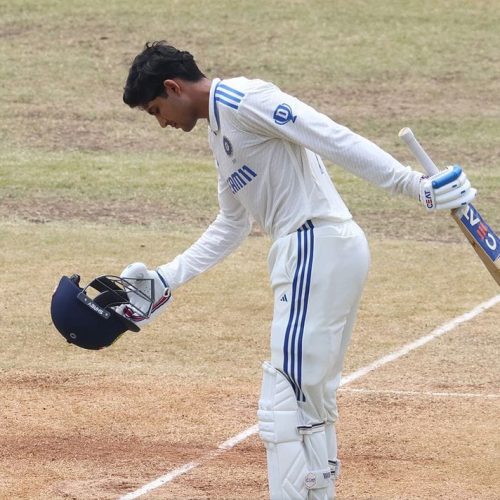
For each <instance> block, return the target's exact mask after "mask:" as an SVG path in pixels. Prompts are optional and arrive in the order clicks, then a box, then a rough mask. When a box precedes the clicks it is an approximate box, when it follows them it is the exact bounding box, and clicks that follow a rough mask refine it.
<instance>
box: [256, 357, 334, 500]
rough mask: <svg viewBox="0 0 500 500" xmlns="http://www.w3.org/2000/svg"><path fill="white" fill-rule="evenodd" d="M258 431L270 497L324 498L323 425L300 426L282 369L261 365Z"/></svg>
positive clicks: (326, 476)
mask: <svg viewBox="0 0 500 500" xmlns="http://www.w3.org/2000/svg"><path fill="white" fill-rule="evenodd" d="M262 368H263V370H264V374H263V378H262V388H261V399H260V400H259V411H258V412H257V416H258V420H259V435H260V437H261V438H262V440H263V441H264V444H265V447H266V452H267V468H268V480H269V495H270V499H271V500H282V499H284V498H286V499H290V500H306V499H309V500H312V499H314V500H327V499H328V488H329V487H331V479H330V477H331V474H330V469H329V467H328V457H327V452H326V438H325V433H324V425H316V426H313V427H303V426H300V422H299V407H298V404H297V399H296V395H295V392H294V390H293V388H292V386H291V384H290V382H289V381H288V379H287V378H286V377H285V375H283V373H282V372H280V371H279V370H276V369H275V368H274V367H273V366H272V365H271V364H270V363H268V362H267V361H266V362H264V364H263V365H262Z"/></svg>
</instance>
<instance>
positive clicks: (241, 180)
mask: <svg viewBox="0 0 500 500" xmlns="http://www.w3.org/2000/svg"><path fill="white" fill-rule="evenodd" d="M255 177H257V174H256V173H255V172H254V171H253V170H252V169H251V168H250V167H247V166H246V165H243V166H242V167H241V168H239V169H238V170H236V171H235V172H233V173H232V174H231V175H230V176H229V177H228V178H227V183H228V185H229V188H230V189H231V192H232V193H233V194H236V193H237V192H238V191H239V190H240V189H243V188H244V187H245V186H246V185H247V184H248V183H249V182H252V181H253V180H254V178H255Z"/></svg>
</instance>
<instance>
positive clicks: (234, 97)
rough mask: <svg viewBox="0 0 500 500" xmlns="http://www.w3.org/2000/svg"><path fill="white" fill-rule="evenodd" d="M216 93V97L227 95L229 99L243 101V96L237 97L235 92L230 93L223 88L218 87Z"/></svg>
mask: <svg viewBox="0 0 500 500" xmlns="http://www.w3.org/2000/svg"><path fill="white" fill-rule="evenodd" d="M215 95H216V97H225V98H227V99H231V101H235V102H238V103H239V102H241V98H240V97H236V96H235V95H233V94H229V93H228V92H223V91H222V90H219V89H217V90H216V91H215Z"/></svg>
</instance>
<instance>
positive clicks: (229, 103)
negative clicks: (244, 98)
mask: <svg viewBox="0 0 500 500" xmlns="http://www.w3.org/2000/svg"><path fill="white" fill-rule="evenodd" d="M215 100H216V101H217V102H220V103H221V104H225V105H226V106H229V107H230V108H233V109H238V105H237V104H235V103H234V102H230V101H226V100H224V99H222V98H220V97H217V96H215Z"/></svg>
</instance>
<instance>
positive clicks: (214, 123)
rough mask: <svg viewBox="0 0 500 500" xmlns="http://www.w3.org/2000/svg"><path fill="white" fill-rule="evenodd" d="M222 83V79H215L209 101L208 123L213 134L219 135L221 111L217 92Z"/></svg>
mask: <svg viewBox="0 0 500 500" xmlns="http://www.w3.org/2000/svg"><path fill="white" fill-rule="evenodd" d="M219 83H220V78H214V79H213V80H212V85H211V87H210V98H209V100H208V123H209V125H210V129H211V130H212V132H214V133H217V131H218V130H219V128H220V123H219V111H218V109H217V102H216V100H215V97H214V95H215V90H216V89H217V85H219Z"/></svg>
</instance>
